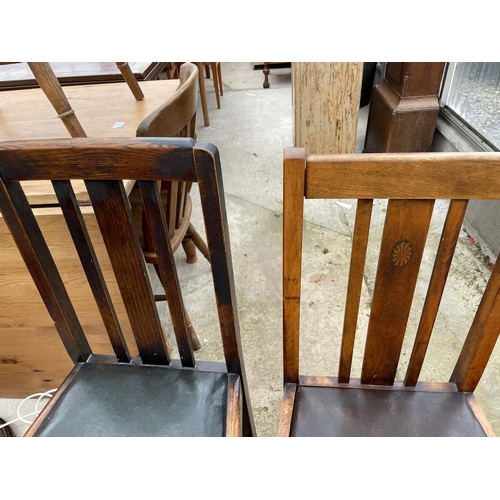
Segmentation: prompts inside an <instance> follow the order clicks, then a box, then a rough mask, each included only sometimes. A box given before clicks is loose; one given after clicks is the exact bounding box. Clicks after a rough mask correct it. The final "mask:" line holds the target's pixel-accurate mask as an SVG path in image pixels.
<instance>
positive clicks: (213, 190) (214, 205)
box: [193, 143, 256, 436]
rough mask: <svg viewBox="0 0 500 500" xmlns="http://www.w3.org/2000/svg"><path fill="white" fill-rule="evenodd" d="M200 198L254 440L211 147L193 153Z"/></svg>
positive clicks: (248, 432)
mask: <svg viewBox="0 0 500 500" xmlns="http://www.w3.org/2000/svg"><path fill="white" fill-rule="evenodd" d="M193 152H194V160H195V167H196V174H197V182H198V186H199V190H200V196H201V198H202V200H203V218H204V221H205V228H206V232H207V243H208V247H209V251H210V262H211V267H212V276H213V282H214V290H215V298H216V303H217V311H218V315H219V325H220V331H221V337H222V345H223V350H224V358H225V360H226V365H227V369H228V372H229V373H239V374H240V375H241V380H242V390H243V435H244V436H255V435H256V431H255V423H254V419H253V413H252V410H251V403H250V396H249V394H248V389H247V388H248V383H247V377H246V371H245V366H244V364H243V362H242V359H243V351H242V346H241V336H240V326H239V320H238V309H237V306H236V291H235V289H234V274H233V264H232V257H231V247H230V240H229V230H228V221H227V213H226V208H225V207H226V205H225V198H224V186H223V182H222V171H221V167H220V156H219V152H218V150H217V148H215V146H214V145H212V144H209V143H197V144H196V146H195V147H194V149H193Z"/></svg>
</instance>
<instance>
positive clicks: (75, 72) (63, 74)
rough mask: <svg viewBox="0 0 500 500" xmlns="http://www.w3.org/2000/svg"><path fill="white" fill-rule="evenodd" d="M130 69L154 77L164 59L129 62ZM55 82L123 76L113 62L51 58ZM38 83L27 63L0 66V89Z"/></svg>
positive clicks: (144, 78) (103, 80)
mask: <svg viewBox="0 0 500 500" xmlns="http://www.w3.org/2000/svg"><path fill="white" fill-rule="evenodd" d="M128 64H129V67H130V69H131V70H132V73H133V74H134V76H135V77H136V79H137V80H138V81H140V82H142V81H148V80H156V79H157V78H158V77H159V76H160V73H161V72H162V71H163V70H164V69H165V67H166V65H167V64H168V63H165V62H131V63H128ZM50 66H51V67H52V69H53V70H54V73H55V74H56V76H57V79H58V80H59V83H60V84H61V85H62V86H63V87H64V86H66V85H91V84H94V83H116V82H122V81H123V76H122V74H121V73H120V70H119V69H118V68H117V66H116V63H114V62H55V63H50ZM37 87H38V83H37V81H36V80H35V78H34V76H33V73H32V72H31V70H30V69H29V67H28V64H27V63H17V64H11V65H9V66H0V90H19V89H31V88H37Z"/></svg>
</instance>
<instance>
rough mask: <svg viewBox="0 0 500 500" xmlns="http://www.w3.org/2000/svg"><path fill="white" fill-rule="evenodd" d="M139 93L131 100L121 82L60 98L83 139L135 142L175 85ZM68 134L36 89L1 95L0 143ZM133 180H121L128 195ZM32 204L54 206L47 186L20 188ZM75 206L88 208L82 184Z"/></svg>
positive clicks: (159, 84)
mask: <svg viewBox="0 0 500 500" xmlns="http://www.w3.org/2000/svg"><path fill="white" fill-rule="evenodd" d="M140 86H141V89H142V91H143V93H144V99H143V100H142V101H136V100H135V98H134V96H133V95H132V92H131V90H130V89H129V87H128V85H127V84H126V83H121V82H120V83H109V84H106V85H81V86H75V87H65V88H64V93H65V94H66V97H67V98H68V101H69V103H70V104H71V106H72V108H73V109H74V111H75V114H76V116H77V118H78V120H79V121H80V123H81V124H82V127H83V129H84V130H85V133H86V134H87V136H88V137H135V136H136V130H137V127H138V125H139V124H140V123H141V121H142V120H143V119H144V118H146V116H148V115H149V114H150V113H151V112H152V111H154V110H155V109H157V108H158V107H159V106H160V105H162V104H163V103H164V102H166V101H167V100H168V99H169V97H171V96H172V95H173V94H174V92H175V90H176V89H177V87H178V86H179V80H155V81H148V82H141V83H140ZM69 137H70V135H69V132H68V131H67V130H66V127H65V126H64V125H63V123H62V121H61V120H60V119H59V118H58V117H57V113H56V111H55V110H54V108H53V107H52V105H51V104H50V102H49V100H48V99H47V97H46V96H45V94H44V93H43V92H42V90H41V89H27V90H12V91H9V92H0V141H14V140H22V139H61V138H69ZM133 185H134V181H126V183H125V188H126V190H127V192H128V193H129V192H130V191H131V190H132V187H133ZM23 186H24V187H25V189H26V195H27V197H28V200H29V201H30V203H31V204H32V205H47V204H55V203H57V199H56V196H55V194H54V191H53V189H52V185H51V184H48V183H46V182H43V181H29V182H26V183H23ZM73 186H74V189H75V194H76V196H77V199H78V201H80V202H81V203H88V202H89V201H90V200H89V199H88V195H87V192H86V190H85V188H84V184H83V181H75V182H74V183H73Z"/></svg>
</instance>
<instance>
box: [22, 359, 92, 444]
mask: <svg viewBox="0 0 500 500" xmlns="http://www.w3.org/2000/svg"><path fill="white" fill-rule="evenodd" d="M82 366H83V363H76V364H75V366H74V367H73V369H72V370H71V371H70V372H69V374H68V376H67V377H66V378H65V379H64V381H63V382H62V384H61V385H60V386H59V389H58V390H57V391H56V392H55V393H54V394H53V395H52V397H51V398H50V399H49V401H48V402H47V404H46V405H45V406H44V407H43V409H42V411H41V412H40V413H39V414H38V415H37V417H36V418H35V420H34V421H33V423H32V424H31V425H30V426H29V428H28V430H27V431H26V433H25V434H24V437H33V436H34V434H35V433H36V431H37V430H38V428H39V427H40V424H41V423H42V422H43V421H44V419H45V417H46V416H47V415H48V414H49V412H50V410H51V409H52V408H53V407H54V406H55V404H56V403H57V401H58V399H59V398H60V397H61V396H62V395H63V394H64V390H65V389H66V387H68V385H69V384H71V381H72V380H73V379H74V378H75V376H76V374H77V373H78V371H79V370H80V368H81V367H82Z"/></svg>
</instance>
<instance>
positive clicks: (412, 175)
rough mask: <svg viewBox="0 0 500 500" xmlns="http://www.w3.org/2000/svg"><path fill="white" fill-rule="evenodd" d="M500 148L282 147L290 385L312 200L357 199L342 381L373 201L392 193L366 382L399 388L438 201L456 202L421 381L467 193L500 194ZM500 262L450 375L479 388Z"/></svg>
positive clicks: (415, 356)
mask: <svg viewBox="0 0 500 500" xmlns="http://www.w3.org/2000/svg"><path fill="white" fill-rule="evenodd" d="M499 170H500V154H498V153H470V154H469V153H467V154H464V153H457V154H455V153H412V154H365V155H307V156H306V155H305V151H304V150H303V149H299V148H290V149H286V150H285V153H284V201H283V202H284V214H283V231H284V233H283V328H284V332H283V335H284V383H299V372H300V370H299V362H298V361H299V325H300V279H301V254H302V230H303V203H304V199H305V198H309V199H315V198H321V199H342V198H344V199H352V198H355V199H357V200H358V204H357V211H356V221H355V227H354V234H353V242H352V252H351V264H350V271H349V280H348V286H347V301H346V308H345V315H344V325H343V334H342V342H341V348H340V363H339V371H338V382H339V383H348V382H349V380H350V372H351V364H352V356H353V347H354V341H355V332H356V326H357V316H358V312H359V303H360V294H361V286H362V282H363V273H364V267H365V259H366V250H367V243H368V236H369V225H370V219H371V213H372V206H373V199H376V198H382V199H388V206H387V213H386V219H385V226H384V230H383V235H382V241H381V246H380V252H379V261H378V267H377V272H376V280H375V286H374V291H373V300H372V306H371V313H370V319H369V323H368V331H367V336H366V344H365V353H364V357H363V363H362V368H361V384H368V385H381V386H384V385H386V386H392V385H393V384H394V379H395V374H396V370H397V367H398V363H399V358H400V353H401V348H402V345H403V340H404V336H405V332H406V326H407V322H408V317H409V313H410V309H411V305H412V300H413V295H414V290H415V286H416V282H417V278H418V274H419V270H420V264H421V259H422V255H423V252H424V248H425V244H426V239H427V234H428V231H429V226H430V221H431V217H432V213H433V207H434V201H435V200H436V199H449V200H450V205H449V209H448V214H447V217H446V221H445V223H444V226H443V231H442V235H441V241H440V246H439V248H438V251H437V256H436V260H435V263H434V267H433V272H432V276H431V279H430V281H429V285H428V291H427V296H426V300H425V303H424V307H423V310H422V314H421V319H420V324H419V327H418V330H417V335H416V338H415V341H414V346H413V351H412V354H411V356H410V361H409V365H408V369H407V373H406V377H405V381H404V384H405V386H406V387H414V386H415V385H416V384H417V382H418V377H419V375H420V370H421V367H422V364H423V362H424V358H425V354H426V350H427V346H428V344H429V341H430V338H431V333H432V329H433V326H434V322H435V319H436V316H437V313H438V310H439V305H440V301H441V297H442V294H443V290H444V287H445V284H446V280H447V276H448V273H449V270H450V266H451V261H452V258H453V254H454V250H455V247H456V244H457V240H458V236H459V233H460V229H461V225H462V222H463V219H464V215H465V210H466V208H467V202H468V200H469V199H500V175H499V173H500V172H499ZM498 268H500V266H498V265H496V266H495V268H494V270H493V272H492V275H491V277H490V280H489V282H488V285H487V287H486V290H485V292H484V295H483V299H482V301H481V303H480V305H479V308H478V310H477V312H476V316H475V319H474V321H473V323H472V326H471V328H470V331H469V333H468V335H467V338H466V340H465V343H464V345H463V347H462V351H461V354H460V356H459V358H458V361H457V364H456V367H455V369H454V371H453V373H452V375H451V379H450V381H451V382H454V383H455V384H456V385H457V387H458V390H460V391H466V392H469V391H473V390H474V389H475V387H476V385H477V383H478V382H479V379H480V378H481V375H482V373H483V371H484V369H485V367H486V364H487V362H488V359H489V357H490V355H491V353H492V350H493V348H494V346H495V343H496V340H497V338H498V334H499V332H500V299H499V291H500V276H498V275H499V274H500V271H499V269H498Z"/></svg>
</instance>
